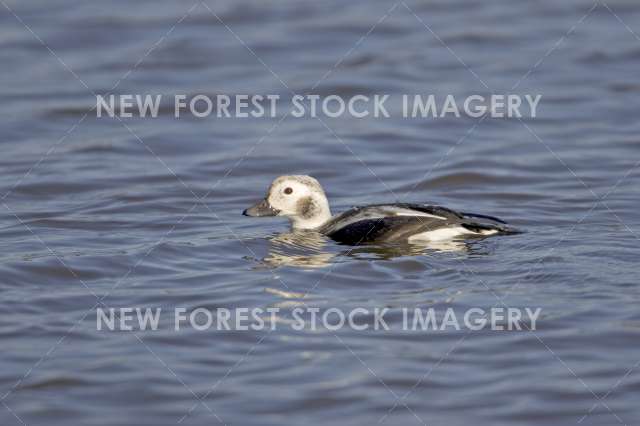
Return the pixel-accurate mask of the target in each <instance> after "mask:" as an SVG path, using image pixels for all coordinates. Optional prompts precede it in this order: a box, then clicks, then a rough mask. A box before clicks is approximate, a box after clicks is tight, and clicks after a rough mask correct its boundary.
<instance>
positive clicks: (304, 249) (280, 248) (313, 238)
mask: <svg viewBox="0 0 640 426" xmlns="http://www.w3.org/2000/svg"><path fill="white" fill-rule="evenodd" d="M269 242H270V244H271V246H270V247H269V253H268V254H267V256H266V257H265V258H264V259H262V261H263V262H264V263H265V264H266V265H269V266H274V267H276V266H300V267H305V268H322V267H324V266H327V265H329V264H330V261H331V259H333V257H334V256H335V255H336V254H335V253H330V252H328V251H327V250H326V247H327V246H328V244H329V239H328V238H327V237H325V236H324V235H322V234H320V233H319V232H313V231H297V232H296V231H294V232H283V233H281V234H276V235H274V236H272V237H270V238H269Z"/></svg>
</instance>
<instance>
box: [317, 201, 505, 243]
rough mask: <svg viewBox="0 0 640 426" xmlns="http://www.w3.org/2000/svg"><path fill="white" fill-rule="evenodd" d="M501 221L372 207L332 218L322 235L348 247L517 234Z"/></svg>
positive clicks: (407, 207)
mask: <svg viewBox="0 0 640 426" xmlns="http://www.w3.org/2000/svg"><path fill="white" fill-rule="evenodd" d="M505 225H506V224H505V222H503V221H501V220H500V219H497V218H494V217H491V216H484V215H476V214H469V213H460V212H456V211H454V210H451V209H448V208H445V207H440V206H433V205H426V204H411V203H397V204H373V205H368V206H362V207H354V208H352V209H350V210H347V211H345V212H344V213H341V214H339V215H337V216H335V217H334V218H332V219H331V220H330V221H329V222H328V223H326V224H325V225H324V226H323V227H322V228H321V229H320V232H322V233H323V234H325V235H327V236H329V237H330V238H332V239H334V240H336V241H339V242H342V243H346V244H354V245H357V244H366V243H379V242H396V241H407V240H408V241H412V240H420V239H424V240H431V241H436V240H443V239H450V238H454V237H456V236H458V235H465V234H472V235H491V234H496V233H514V232H516V231H515V230H514V229H512V228H509V227H507V226H505Z"/></svg>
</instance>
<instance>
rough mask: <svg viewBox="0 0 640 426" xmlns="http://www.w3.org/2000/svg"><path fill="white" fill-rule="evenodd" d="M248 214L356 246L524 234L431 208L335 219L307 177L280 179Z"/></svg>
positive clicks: (400, 207) (386, 208) (377, 207)
mask: <svg viewBox="0 0 640 426" xmlns="http://www.w3.org/2000/svg"><path fill="white" fill-rule="evenodd" d="M242 214H243V215H245V216H253V217H257V216H285V217H288V218H289V220H290V221H291V225H292V228H293V229H294V230H304V229H307V230H314V231H317V232H320V233H322V234H324V235H326V236H328V237H330V238H331V239H333V240H335V241H338V242H341V243H346V244H353V245H357V244H366V243H380V242H401V241H409V242H429V241H443V240H450V239H452V238H455V237H460V236H488V235H497V234H516V233H519V231H518V230H516V229H514V228H512V227H509V226H507V224H506V222H504V221H502V220H500V219H498V218H495V217H492V216H485V215H481V214H473V213H461V212H457V211H454V210H451V209H448V208H445V207H440V206H433V205H426V204H412V203H395V204H372V205H367V206H361V207H353V208H351V209H350V210H347V211H345V212H343V213H341V214H338V215H336V216H332V215H331V210H330V209H329V201H328V200H327V197H326V195H325V194H324V191H323V189H322V187H321V186H320V183H319V182H318V181H317V180H316V179H314V178H312V177H310V176H302V175H294V176H280V177H278V178H277V179H275V180H274V181H273V183H272V184H271V187H269V191H268V193H267V196H266V197H265V198H264V199H263V200H262V201H260V202H259V203H257V204H256V205H254V206H253V207H250V208H248V209H246V210H245V211H244V212H242Z"/></svg>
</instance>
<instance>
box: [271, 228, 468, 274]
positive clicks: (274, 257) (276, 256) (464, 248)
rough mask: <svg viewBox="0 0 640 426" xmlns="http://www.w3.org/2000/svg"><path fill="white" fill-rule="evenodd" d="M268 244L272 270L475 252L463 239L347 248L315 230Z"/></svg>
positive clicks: (275, 238)
mask: <svg viewBox="0 0 640 426" xmlns="http://www.w3.org/2000/svg"><path fill="white" fill-rule="evenodd" d="M269 242H270V247H269V253H268V254H267V255H266V256H265V257H264V258H263V259H262V263H263V264H264V265H266V266H269V267H278V266H297V267H302V268H322V267H325V266H328V265H330V264H331V263H332V260H333V259H334V258H338V257H349V258H369V259H381V260H389V259H394V258H397V257H402V256H420V255H428V254H432V253H438V252H447V253H469V254H470V253H472V252H475V251H476V250H474V249H473V248H472V246H471V244H470V243H469V242H467V241H464V240H450V241H434V242H419V243H418V242H412V243H402V244H399V243H395V244H376V245H361V246H345V245H337V244H336V243H334V242H332V241H331V240H330V239H329V238H327V237H326V236H324V235H322V234H320V233H318V232H314V231H293V232H284V233H280V234H276V235H274V236H272V237H270V238H269Z"/></svg>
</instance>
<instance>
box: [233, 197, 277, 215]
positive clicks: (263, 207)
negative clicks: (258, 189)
mask: <svg viewBox="0 0 640 426" xmlns="http://www.w3.org/2000/svg"><path fill="white" fill-rule="evenodd" d="M278 213H280V210H276V209H274V208H273V207H271V204H269V202H268V201H267V200H266V199H264V200H262V201H260V202H259V203H258V204H256V205H255V206H252V207H249V208H248V209H246V210H245V211H243V212H242V214H243V215H245V216H251V217H261V216H277V215H278Z"/></svg>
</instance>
